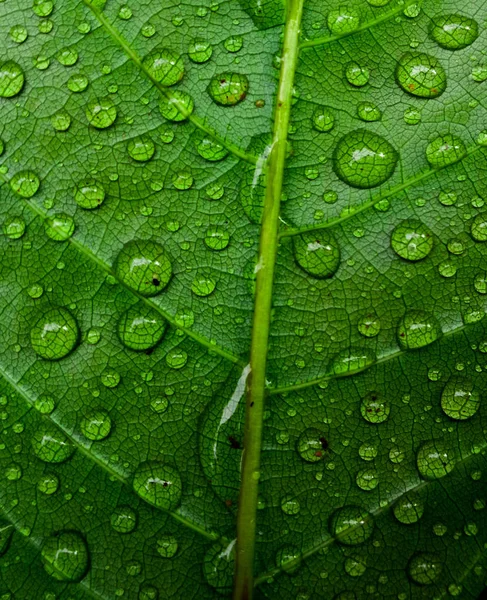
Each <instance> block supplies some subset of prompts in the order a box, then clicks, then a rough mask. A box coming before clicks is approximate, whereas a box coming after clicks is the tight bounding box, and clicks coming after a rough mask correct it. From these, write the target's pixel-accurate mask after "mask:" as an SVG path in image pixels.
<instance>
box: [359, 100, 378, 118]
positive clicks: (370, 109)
mask: <svg viewBox="0 0 487 600" xmlns="http://www.w3.org/2000/svg"><path fill="white" fill-rule="evenodd" d="M357 116H358V118H359V119H362V121H370V122H372V121H380V120H381V118H382V113H381V111H380V108H379V107H378V106H376V105H375V104H373V103H372V102H360V104H359V105H358V106H357Z"/></svg>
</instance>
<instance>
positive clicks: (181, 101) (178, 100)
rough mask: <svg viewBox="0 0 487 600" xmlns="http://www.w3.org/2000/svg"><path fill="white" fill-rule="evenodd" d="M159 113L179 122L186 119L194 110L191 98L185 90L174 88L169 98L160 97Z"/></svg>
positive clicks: (169, 119)
mask: <svg viewBox="0 0 487 600" xmlns="http://www.w3.org/2000/svg"><path fill="white" fill-rule="evenodd" d="M159 110H160V111H161V115H162V116H163V117H164V118H165V119H167V120H168V121H174V122H175V123H179V122H181V121H184V120H186V119H187V118H188V117H189V116H190V115H191V114H192V113H193V110H194V102H193V98H192V97H191V96H190V95H189V94H187V93H186V92H182V91H180V90H175V91H174V92H173V93H172V96H171V98H161V101H160V102H159Z"/></svg>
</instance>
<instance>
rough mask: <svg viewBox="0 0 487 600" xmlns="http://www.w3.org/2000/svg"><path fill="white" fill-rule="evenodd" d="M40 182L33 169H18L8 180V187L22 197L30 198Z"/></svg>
mask: <svg viewBox="0 0 487 600" xmlns="http://www.w3.org/2000/svg"><path fill="white" fill-rule="evenodd" d="M40 184H41V182H40V180H39V177H37V175H36V174H35V173H34V172H33V171H19V172H18V173H15V175H14V176H13V177H12V179H11V180H10V188H11V189H12V191H13V192H15V193H16V194H17V195H18V196H21V197H22V198H32V196H33V195H34V194H35V193H36V192H37V190H38V189H39V186H40Z"/></svg>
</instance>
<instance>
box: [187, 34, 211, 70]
mask: <svg viewBox="0 0 487 600" xmlns="http://www.w3.org/2000/svg"><path fill="white" fill-rule="evenodd" d="M212 54H213V48H212V46H211V44H210V43H209V42H207V41H205V40H194V42H192V43H191V44H190V45H189V48H188V56H189V58H190V59H191V60H192V61H193V62H195V63H200V64H201V63H205V62H206V61H208V60H210V58H211V55H212Z"/></svg>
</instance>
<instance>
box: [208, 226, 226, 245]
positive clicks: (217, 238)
mask: <svg viewBox="0 0 487 600" xmlns="http://www.w3.org/2000/svg"><path fill="white" fill-rule="evenodd" d="M229 241H230V235H229V233H228V231H227V230H226V229H223V227H218V226H213V227H210V228H209V229H207V231H206V234H205V246H206V247H207V248H209V249H210V250H224V249H225V248H226V247H227V246H228V243H229Z"/></svg>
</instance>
